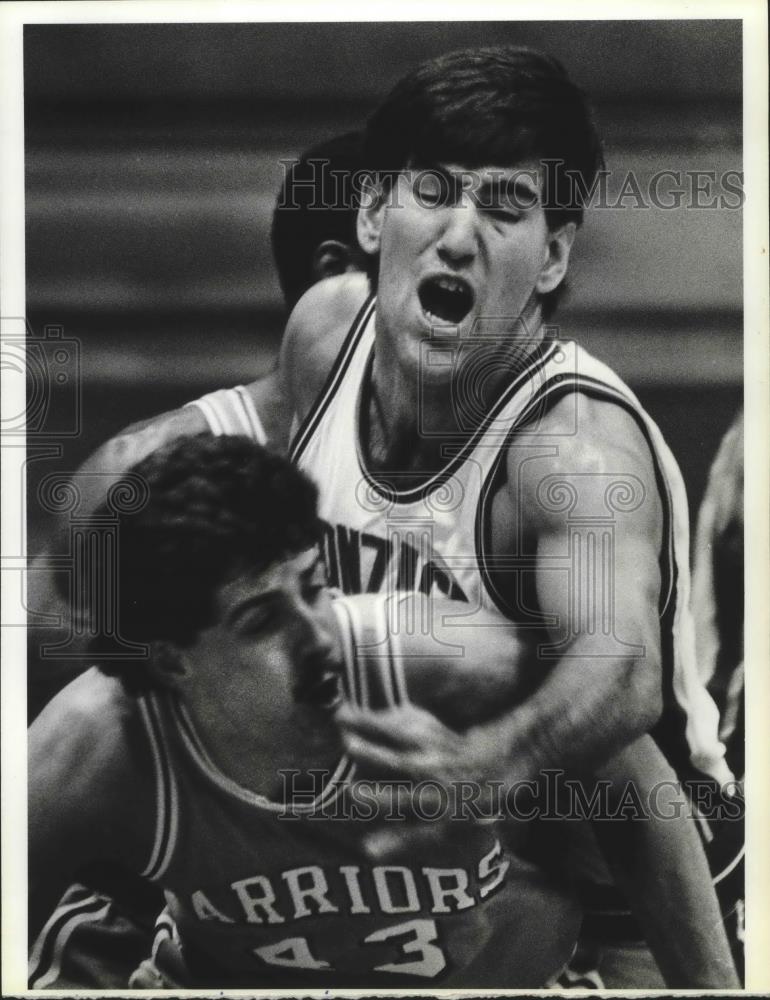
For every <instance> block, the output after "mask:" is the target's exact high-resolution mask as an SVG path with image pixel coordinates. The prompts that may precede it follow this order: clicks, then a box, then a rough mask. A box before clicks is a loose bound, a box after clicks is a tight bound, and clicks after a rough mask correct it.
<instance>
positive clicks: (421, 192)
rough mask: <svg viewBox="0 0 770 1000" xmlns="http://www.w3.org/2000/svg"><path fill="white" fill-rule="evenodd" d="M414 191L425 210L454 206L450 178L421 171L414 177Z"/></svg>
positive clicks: (436, 173)
mask: <svg viewBox="0 0 770 1000" xmlns="http://www.w3.org/2000/svg"><path fill="white" fill-rule="evenodd" d="M412 191H413V192H414V197H415V200H416V201H417V203H418V204H419V205H422V207H423V208H440V207H442V206H443V205H449V204H452V202H453V200H454V192H453V190H452V185H451V184H450V181H449V178H448V177H447V176H446V175H445V174H441V173H438V172H436V171H433V170H420V171H417V172H416V173H415V175H414V179H413V181H412Z"/></svg>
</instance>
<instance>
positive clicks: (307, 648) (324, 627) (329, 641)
mask: <svg viewBox="0 0 770 1000" xmlns="http://www.w3.org/2000/svg"><path fill="white" fill-rule="evenodd" d="M293 633H294V638H295V644H296V648H297V652H298V654H299V655H300V656H302V657H307V658H309V659H326V658H329V657H331V656H332V655H333V654H334V652H335V648H336V646H335V633H334V629H333V622H332V621H331V613H327V612H326V609H324V608H317V607H311V606H310V605H307V604H304V603H303V604H302V605H301V606H300V607H298V608H297V615H296V619H295V623H294V629H293Z"/></svg>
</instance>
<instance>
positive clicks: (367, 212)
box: [356, 176, 388, 255]
mask: <svg viewBox="0 0 770 1000" xmlns="http://www.w3.org/2000/svg"><path fill="white" fill-rule="evenodd" d="M360 197H361V203H360V205H359V208H358V215H357V216H356V235H357V236H358V244H359V246H360V247H361V249H362V250H363V251H364V253H366V254H369V255H374V254H378V253H379V252H380V234H381V232H382V223H383V219H384V216H385V205H386V203H387V200H388V197H387V191H386V190H385V188H384V186H383V184H382V183H379V182H377V181H376V180H375V179H374V178H373V177H369V176H366V177H364V178H363V181H362V184H361V196H360Z"/></svg>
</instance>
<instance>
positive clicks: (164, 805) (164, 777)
mask: <svg viewBox="0 0 770 1000" xmlns="http://www.w3.org/2000/svg"><path fill="white" fill-rule="evenodd" d="M138 704H139V711H140V714H141V717H142V721H143V722H144V726H145V729H146V731H147V737H148V740H149V743H150V748H151V750H152V758H153V765H154V768H155V802H156V821H155V841H154V844H153V849H152V854H151V855H150V860H149V862H148V864H147V867H146V868H145V869H144V871H143V872H141V874H142V876H143V877H144V878H148V879H151V880H153V881H154V880H157V879H159V878H160V877H161V876H162V875H163V873H164V872H165V871H166V869H167V868H168V865H169V862H170V861H171V857H172V855H173V852H174V848H175V847H176V839H177V833H178V828H179V792H178V789H177V784H176V778H175V776H174V770H173V768H172V766H171V762H170V759H169V750H168V744H167V741H166V737H165V734H164V732H163V726H162V723H161V721H160V718H159V715H158V706H157V703H156V695H155V694H154V693H152V692H151V693H149V694H147V695H145V696H143V697H140V698H139V699H138Z"/></svg>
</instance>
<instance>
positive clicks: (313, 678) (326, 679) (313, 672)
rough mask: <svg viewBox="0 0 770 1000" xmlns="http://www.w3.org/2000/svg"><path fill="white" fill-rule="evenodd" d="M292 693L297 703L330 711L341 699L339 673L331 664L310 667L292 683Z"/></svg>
mask: <svg viewBox="0 0 770 1000" xmlns="http://www.w3.org/2000/svg"><path fill="white" fill-rule="evenodd" d="M293 694H294V700H295V701H296V702H297V704H299V705H308V706H309V707H310V708H319V709H322V710H323V711H325V712H332V711H334V709H335V708H337V706H338V705H339V704H340V702H341V701H342V686H341V684H340V676H339V673H338V671H337V670H335V669H334V667H333V666H331V665H327V666H326V667H325V668H323V669H321V670H319V669H316V668H312V669H310V670H308V671H307V672H305V673H304V674H303V676H302V678H301V679H300V680H299V681H297V683H296V684H295V685H294V691H293Z"/></svg>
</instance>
